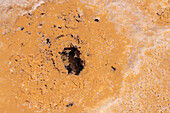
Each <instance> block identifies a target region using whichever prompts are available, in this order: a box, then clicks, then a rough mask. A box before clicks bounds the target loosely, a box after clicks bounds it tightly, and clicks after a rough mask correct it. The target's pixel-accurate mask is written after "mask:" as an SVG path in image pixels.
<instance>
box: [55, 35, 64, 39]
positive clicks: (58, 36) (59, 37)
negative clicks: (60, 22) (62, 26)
mask: <svg viewBox="0 0 170 113" xmlns="http://www.w3.org/2000/svg"><path fill="white" fill-rule="evenodd" d="M61 37H64V35H59V36H58V37H56V39H59V38H61Z"/></svg>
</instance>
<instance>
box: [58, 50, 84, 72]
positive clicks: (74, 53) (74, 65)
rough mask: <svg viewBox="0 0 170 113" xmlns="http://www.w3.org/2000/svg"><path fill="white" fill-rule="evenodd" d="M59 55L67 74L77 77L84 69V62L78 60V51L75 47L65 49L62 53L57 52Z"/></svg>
mask: <svg viewBox="0 0 170 113" xmlns="http://www.w3.org/2000/svg"><path fill="white" fill-rule="evenodd" d="M59 54H60V55H61V59H62V61H63V63H64V65H65V68H66V69H67V71H68V74H70V73H71V74H75V75H79V73H80V72H81V71H82V70H83V68H84V61H83V60H81V58H80V54H81V53H80V51H79V50H78V49H77V47H66V48H64V50H63V51H62V53H60V52H59Z"/></svg>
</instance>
